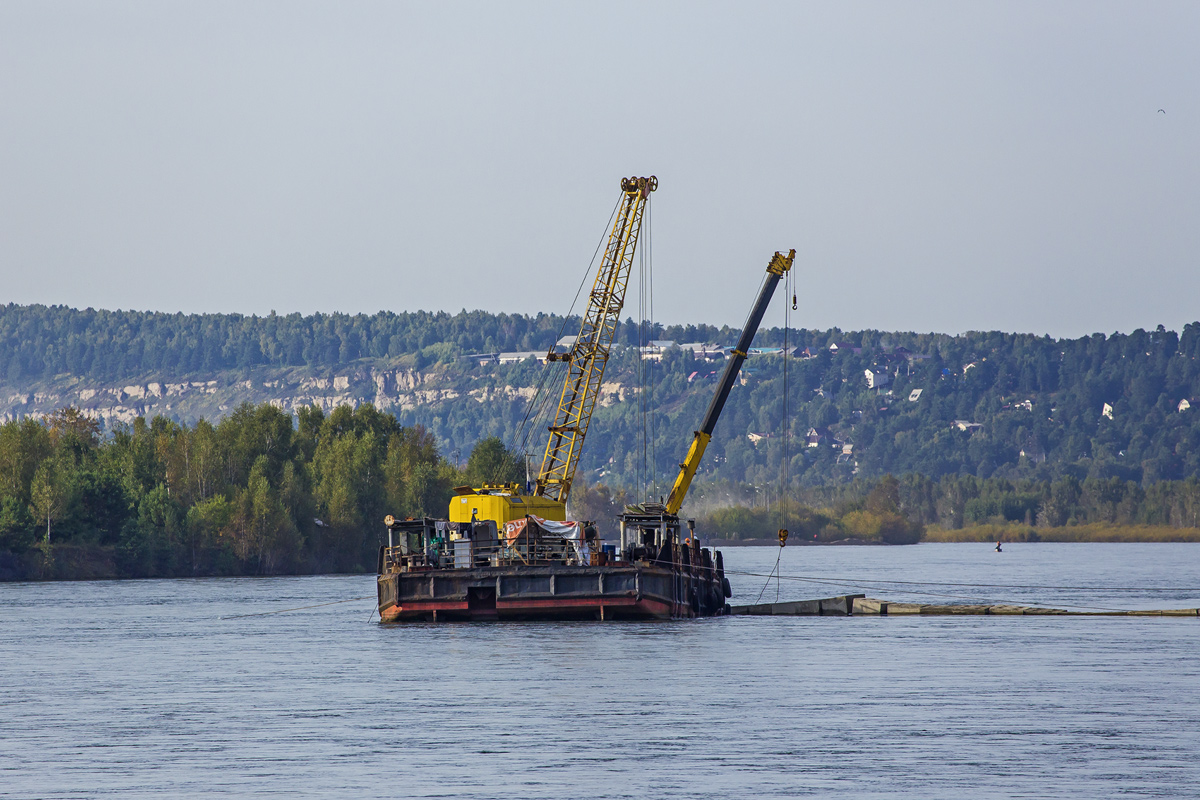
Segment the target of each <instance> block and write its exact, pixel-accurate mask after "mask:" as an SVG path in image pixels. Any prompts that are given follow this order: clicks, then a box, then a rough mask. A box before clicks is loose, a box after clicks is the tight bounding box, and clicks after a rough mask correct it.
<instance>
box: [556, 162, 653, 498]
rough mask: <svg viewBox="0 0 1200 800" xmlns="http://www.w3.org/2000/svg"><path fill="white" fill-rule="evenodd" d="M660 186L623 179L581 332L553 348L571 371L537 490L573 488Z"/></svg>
mask: <svg viewBox="0 0 1200 800" xmlns="http://www.w3.org/2000/svg"><path fill="white" fill-rule="evenodd" d="M657 188H658V179H657V178H655V177H654V176H653V175H652V176H650V177H649V178H625V179H623V180H622V181H621V191H622V192H623V193H624V197H623V198H622V201H621V207H620V209H619V210H618V212H617V216H616V220H615V221H614V222H613V227H612V232H611V233H610V234H609V236H608V245H607V246H606V247H605V249H604V260H603V261H602V262H601V264H600V269H599V270H598V271H597V272H596V280H595V281H594V282H593V284H592V291H591V294H589V295H588V307H587V311H586V312H585V313H584V315H583V323H582V324H581V325H580V328H579V336H578V337H577V338H576V339H575V344H574V346H572V348H571V351H570V352H569V353H565V354H562V355H558V356H556V355H555V354H554V353H553V352H551V355H550V358H551V359H553V360H564V361H567V362H568V371H567V378H566V380H565V381H564V382H563V388H562V396H561V397H560V399H559V401H558V413H557V414H556V415H555V418H554V424H553V425H551V426H550V439H549V441H548V442H547V443H546V455H545V457H543V458H542V469H541V471H540V472H539V474H538V478H537V488H536V489H534V494H536V495H539V496H541V497H548V498H550V499H553V500H558V501H559V502H562V503H565V502H567V496H568V495H569V494H570V493H571V481H572V480H573V479H574V477H575V468H576V466H578V464H579V454H580V450H581V449H582V447H583V439H584V437H585V436H587V429H588V422H590V421H591V418H592V410H593V409H594V408H595V407H596V398H597V396H598V395H599V392H600V382H601V381H602V380H603V378H604V368H605V366H607V364H608V353H609V350H610V349H611V348H612V340H613V335H614V334H615V332H616V328H617V325H618V323H619V322H620V316H621V307H622V306H624V304H625V287H626V285H627V284H628V283H629V271H630V268H631V267H632V266H633V254H634V251H635V250H636V249H637V242H638V236H639V235H640V234H641V232H642V215H643V213H645V210H646V203H647V201H648V200H649V199H650V193H651V192H653V191H654V190H655V189H657Z"/></svg>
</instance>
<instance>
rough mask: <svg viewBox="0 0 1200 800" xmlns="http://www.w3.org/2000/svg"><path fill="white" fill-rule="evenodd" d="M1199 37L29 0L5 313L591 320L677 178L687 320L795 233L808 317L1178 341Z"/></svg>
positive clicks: (691, 15) (1189, 267)
mask: <svg viewBox="0 0 1200 800" xmlns="http://www.w3.org/2000/svg"><path fill="white" fill-rule="evenodd" d="M1197 42H1200V4H1197V3H1195V2H1180V3H1164V2H1146V3H1106V2H1052V3H1045V2H1029V3H1025V2H1008V3H988V2H978V3H961V2H946V3H941V2H936V3H931V2H909V3H881V2H876V3H858V2H819V3H808V2H779V3H774V2H761V3H748V2H738V3H703V2H686V3H683V2H679V3H673V2H659V3H655V2H632V3H624V2H604V3H582V2H578V3H561V2H546V3H523V2H503V3H494V2H489V3H456V2H438V3H429V2H422V3H403V2H355V1H354V0H342V1H341V2H328V3H310V2H297V1H296V0H289V1H288V2H244V1H242V2H220V1H218V0H206V1H205V2H171V3H162V2H135V3H130V2H119V0H108V1H107V2H104V3H94V2H74V3H64V2H54V0H36V1H34V2H25V1H24V0H0V303H21V304H25V303H45V304H65V305H69V306H74V307H80V308H84V307H94V308H108V309H138V310H159V311H171V312H175V311H183V312H238V313H246V314H250V313H256V314H266V313H270V312H271V311H272V310H274V311H277V312H278V313H281V314H282V313H288V312H293V311H299V312H303V313H306V314H307V313H313V312H317V311H320V312H345V313H359V312H364V313H374V312H376V311H380V310H390V311H397V312H399V311H414V310H445V311H450V312H457V311H459V310H461V309H464V308H465V309H484V310H487V311H492V312H519V313H528V314H535V313H538V312H553V313H565V312H566V311H567V310H568V309H569V308H570V307H571V300H572V298H573V297H574V295H575V291H576V288H577V287H578V285H579V282H580V280H581V278H582V277H583V276H584V275H585V273H586V272H587V270H588V269H589V264H590V262H591V259H592V254H593V252H594V251H595V248H596V246H597V244H598V242H599V241H600V240H601V238H602V236H603V235H604V233H605V226H606V222H607V220H608V216H609V214H610V212H611V211H612V208H613V206H614V205H615V204H616V202H617V200H618V198H619V195H620V189H619V184H620V179H621V178H622V177H625V176H631V175H650V174H653V175H656V176H657V177H658V179H659V182H660V185H659V189H658V191H657V192H655V194H654V195H653V198H652V202H651V213H650V223H649V228H648V230H647V234H646V235H644V238H643V242H642V244H643V247H646V246H647V245H649V247H648V248H647V253H648V256H649V260H650V264H651V265H652V269H653V286H654V298H653V307H654V318H655V319H656V320H658V321H661V322H664V323H700V322H704V323H712V324H732V325H737V324H740V323H741V322H742V320H743V319H744V318H745V315H746V312H747V311H748V309H749V306H750V303H751V301H752V299H753V297H754V294H755V291H756V290H757V287H758V284H759V280H760V278H761V276H762V273H763V270H764V268H765V266H766V264H767V261H768V260H769V259H770V257H771V254H772V253H773V252H774V251H776V250H783V251H786V250H787V249H789V248H793V247H794V248H795V249H796V251H797V257H796V267H795V270H796V280H797V289H798V291H797V294H798V310H797V311H795V312H793V313H792V317H791V320H792V324H793V325H796V326H799V327H806V328H822V329H823V328H828V327H835V326H836V327H840V328H842V329H843V330H856V329H862V328H874V329H880V330H914V331H921V332H928V331H937V332H946V333H957V332H961V331H966V330H1005V331H1021V332H1032V333H1037V334H1044V333H1048V334H1050V335H1052V336H1072V337H1074V336H1081V335H1086V334H1090V333H1093V332H1103V333H1111V332H1114V331H1124V332H1128V331H1132V330H1133V329H1135V328H1139V327H1140V328H1147V329H1149V328H1153V327H1155V326H1157V325H1159V324H1163V325H1166V326H1167V327H1168V328H1172V329H1176V330H1178V329H1180V328H1181V327H1182V326H1183V325H1184V324H1186V323H1188V322H1191V321H1194V320H1197V319H1200V307H1198V303H1197V300H1198V299H1200V269H1198V268H1197V267H1198V266H1200V264H1198V263H1197V260H1198V259H1197V253H1200V149H1198V143H1200V47H1198V46H1197ZM1159 109H1162V111H1160V110H1159ZM638 269H639V267H636V266H635V270H638ZM632 283H633V289H632V291H631V293H630V296H629V297H628V298H627V302H626V310H627V312H629V311H633V312H634V313H636V310H637V308H638V304H639V299H638V295H637V292H638V289H637V287H638V285H639V283H640V281H639V278H638V275H635V276H634V279H633V282H632ZM789 299H790V298H789ZM783 305H784V303H781V302H778V301H777V302H776V304H775V307H774V308H773V309H772V311H771V313H770V314H769V315H768V317H767V320H766V322H767V324H780V323H781V322H782V319H783V317H782V314H783V311H782V309H783ZM578 310H579V309H578V307H576V311H578ZM627 315H628V313H627Z"/></svg>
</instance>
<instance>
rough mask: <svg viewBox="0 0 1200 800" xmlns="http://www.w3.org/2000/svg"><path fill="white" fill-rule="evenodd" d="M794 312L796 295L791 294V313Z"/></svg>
mask: <svg viewBox="0 0 1200 800" xmlns="http://www.w3.org/2000/svg"><path fill="white" fill-rule="evenodd" d="M795 310H796V293H795V292H792V311H795Z"/></svg>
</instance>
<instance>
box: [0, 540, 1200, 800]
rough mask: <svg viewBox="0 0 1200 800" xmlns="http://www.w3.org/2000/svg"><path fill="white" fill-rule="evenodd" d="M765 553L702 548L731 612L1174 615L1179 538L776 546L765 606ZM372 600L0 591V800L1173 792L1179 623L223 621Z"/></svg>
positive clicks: (369, 607)
mask: <svg viewBox="0 0 1200 800" xmlns="http://www.w3.org/2000/svg"><path fill="white" fill-rule="evenodd" d="M777 553H778V551H777V550H776V549H773V548H729V549H727V550H726V551H725V555H726V565H727V568H728V569H729V570H730V572H731V575H730V577H731V580H732V582H733V584H734V592H735V596H734V602H752V601H754V600H755V599H756V598H757V596H758V595H759V593H760V591H761V592H762V593H763V600H764V601H766V600H772V601H773V600H775V599H776V596H777V593H778V597H779V598H780V599H783V600H788V599H801V598H812V597H824V596H831V595H835V594H843V593H846V592H849V591H853V590H855V589H856V588H859V587H862V589H863V590H864V591H865V592H866V593H867V594H868V595H871V596H876V597H883V598H885V599H891V600H894V601H902V600H908V601H917V602H962V601H966V600H967V599H971V600H988V601H994V602H1005V601H1007V602H1017V603H1045V604H1048V605H1054V606H1059V607H1065V606H1068V605H1071V606H1086V607H1089V608H1093V609H1095V608H1173V607H1188V606H1191V607H1196V606H1200V546H1196V545H1188V544H1144V545H1143V544H1048V543H1040V544H1012V545H1006V546H1005V551H1004V552H1003V553H995V552H994V551H993V549H992V547H991V546H989V545H977V544H927V545H918V546H914V547H789V548H787V549H785V550H784V551H783V553H782V557H781V567H780V572H781V573H782V574H783V575H785V576H803V577H805V578H808V579H810V581H808V582H806V581H801V580H793V579H790V577H789V578H788V579H785V580H781V581H779V582H778V586H776V583H775V582H772V583H771V584H770V585H769V586H768V587H766V589H765V591H763V589H764V579H763V578H761V577H757V576H756V575H752V574H743V573H761V574H765V573H767V572H769V571H770V570H771V568H772V566H773V565H774V563H775V558H776V555H777ZM811 579H817V580H822V581H830V583H814V582H811ZM885 581H908V582H912V583H891V584H885V583H884V582H885ZM922 581H936V582H937V583H938V584H939V585H936V586H935V585H916V584H917V583H919V582H922ZM946 584H973V585H975V586H949V585H946ZM978 584H990V586H987V587H979V586H977V585H978ZM1016 586H1020V587H1096V588H1089V589H1086V590H1079V591H1069V590H1067V589H1065V588H1010V587H1016ZM1109 589H1120V590H1121V591H1109ZM373 592H374V578H373V576H317V577H297V578H237V579H197V580H162V581H106V582H93V583H46V584H32V583H26V584H0V797H6V798H7V797H20V798H93V797H106V796H120V797H122V798H136V797H208V796H222V797H247V796H264V795H274V796H280V797H338V798H341V797H346V798H353V797H367V796H386V797H396V798H401V797H469V798H556V799H557V798H564V797H566V798H573V797H581V798H583V797H605V798H608V797H613V798H643V797H650V798H658V797H688V798H743V797H745V798H750V797H754V798H759V797H795V796H803V795H815V796H820V797H847V798H851V797H853V798H872V797H889V798H894V797H911V798H966V797H971V798H990V797H1005V798H1007V797H1025V798H1058V797H1070V798H1089V800H1091V799H1092V798H1098V797H1115V796H1131V797H1195V796H1197V794H1200V766H1198V765H1197V761H1198V759H1200V754H1198V749H1200V692H1198V691H1197V683H1198V679H1200V661H1198V659H1197V656H1198V655H1200V620H1198V619H1196V618H1191V619H1187V618H1145V617H1142V618H1104V617H923V618H922V617H890V618H888V617H884V618H878V617H855V618H844V617H842V618H836V617H790V618H780V617H774V618H761V617H760V618H747V617H727V618H718V619H708V620H695V621H677V622H658V623H613V622H609V623H566V624H561V623H559V624H556V623H516V624H487V623H480V624H442V625H432V624H420V625H409V626H382V625H380V624H378V622H377V621H372V619H371V617H373V616H374V615H373V602H372V600H370V599H364V600H355V601H352V602H344V603H338V604H336V605H326V606H323V607H319V608H312V609H309V610H305V611H296V612H291V613H281V614H272V615H267V616H240V617H239V616H237V615H244V614H254V613H259V612H264V611H274V610H278V609H286V608H293V607H296V606H306V605H312V604H317V603H332V602H335V601H342V600H346V599H347V598H354V597H361V596H364V595H373ZM917 592H926V593H927V594H916V593H917ZM947 595H953V597H947Z"/></svg>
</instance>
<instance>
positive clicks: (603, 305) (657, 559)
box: [377, 176, 796, 622]
mask: <svg viewBox="0 0 1200 800" xmlns="http://www.w3.org/2000/svg"><path fill="white" fill-rule="evenodd" d="M657 187H658V180H657V179H656V178H654V177H653V176H652V177H649V178H627V179H625V180H623V181H622V182H621V191H622V193H623V199H622V203H621V205H620V210H619V212H618V213H617V215H616V221H615V222H614V224H613V228H612V231H611V233H610V235H609V239H608V246H607V247H606V248H605V254H604V260H603V261H602V262H601V265H600V268H599V270H598V272H597V274H596V279H595V281H594V283H593V286H592V291H591V293H590V295H589V302H588V309H587V312H586V313H585V314H584V315H583V321H582V324H581V328H580V332H579V336H578V337H576V339H575V342H574V344H573V345H572V347H571V350H570V351H569V352H567V353H555V352H554V351H553V349H552V350H551V352H550V353H549V355H548V356H547V360H548V361H565V362H567V366H568V370H567V377H566V380H565V381H564V383H563V388H562V395H561V398H560V400H559V407H558V413H557V415H556V418H555V421H554V424H552V425H550V426H549V433H550V437H549V441H548V442H547V445H546V453H545V456H544V458H543V460H542V468H541V470H540V472H539V475H538V478H537V481H536V483H535V484H534V486H533V491H532V492H530V493H528V494H526V493H523V492H522V491H521V487H520V486H518V485H517V484H500V485H485V486H483V487H478V488H473V487H461V488H459V489H456V490H455V497H454V498H453V499H452V500H451V502H450V512H449V518H448V519H446V520H438V519H432V518H428V517H426V518H423V519H406V520H398V519H395V518H393V517H391V516H389V517H387V518H386V519H385V520H384V523H385V525H386V526H387V531H388V543H387V545H385V546H383V547H381V548H380V551H379V564H378V578H377V591H378V600H379V616H380V619H382V620H383V621H384V622H399V621H419V620H427V621H442V620H518V619H601V620H608V619H654V618H672V617H706V616H716V615H720V614H728V613H729V611H730V607H729V605H728V604H727V603H726V600H727V599H728V598H729V597H730V596H731V595H732V592H731V589H730V585H729V581H728V579H726V577H725V567H724V562H723V558H722V556H721V553H720V551H716V550H710V549H708V548H704V547H701V546H700V540H699V538H698V537H697V536H696V535H695V530H694V529H695V522H694V520H691V519H684V518H681V517H680V516H679V511H680V509H681V507H682V505H683V500H684V498H685V497H686V496H687V491H688V487H689V486H690V484H691V481H692V478H693V477H694V476H695V474H696V470H697V468H698V467H699V466H700V460H701V459H702V458H703V456H704V450H705V447H706V446H707V445H708V442H709V440H710V439H711V437H712V432H713V429H714V427H715V426H716V422H717V419H718V417H719V416H720V414H721V409H722V408H724V405H725V401H726V399H728V397H729V392H730V389H731V388H732V387H733V385H734V383H735V382H736V380H737V376H738V372H739V371H740V369H741V366H742V362H743V361H744V360H745V358H746V353H747V352H748V350H749V347H750V343H751V342H752V341H753V339H754V334H755V333H756V332H757V330H758V326H759V324H760V322H761V321H762V316H763V313H764V312H765V311H766V308H767V305H768V304H769V303H770V300H771V296H772V294H773V293H774V291H775V287H776V285H777V284H778V283H779V280H780V279H781V278H782V277H783V276H784V275H785V274H786V273H787V272H788V270H790V269H791V267H792V262H793V260H794V259H795V254H796V251H795V250H792V251H791V252H790V253H789V254H788V255H787V256H784V255H781V254H780V253H775V256H774V257H773V258H772V259H771V262H770V264H768V266H767V275H766V278H765V279H764V282H763V286H762V289H761V290H760V292H759V295H758V299H757V300H756V302H755V304H754V308H753V309H752V310H751V313H750V316H749V318H748V319H747V322H746V327H745V328H744V329H743V331H742V335H741V337H740V338H739V340H738V343H737V346H736V347H735V348H734V350H733V353H732V355H731V356H730V358H729V360H728V361H727V362H726V365H725V370H724V373H723V374H722V377H721V380H720V382H719V383H718V386H717V391H716V393H715V395H714V397H713V399H712V402H711V403H710V404H709V407H708V410H707V412H706V413H705V415H704V420H703V422H702V424H701V427H700V430H698V431H696V434H695V438H694V439H693V441H692V445H691V448H690V449H689V451H688V454H687V457H686V458H685V459H684V462H683V463H682V464H680V465H679V476H678V477H677V478H676V480H675V484H674V486H673V487H672V489H671V494H670V495H669V497H668V498H667V501H666V502H665V503H645V504H642V505H637V506H630V507H627V508H626V510H625V513H624V514H622V515H621V517H620V523H621V539H620V543H619V544H618V545H607V544H602V543H601V542H599V540H598V539H597V538H596V533H595V528H594V527H593V526H591V525H589V524H587V523H582V522H571V521H560V520H565V519H566V501H567V496H568V494H569V492H570V489H571V482H572V480H573V478H574V474H575V468H576V466H577V465H578V462H579V455H580V452H581V448H582V445H583V440H584V437H585V436H586V435H587V428H588V423H589V421H590V419H591V415H592V410H593V409H594V407H595V404H596V399H597V397H598V393H599V388H600V384H601V381H602V379H603V376H604V367H605V365H606V363H607V361H608V354H609V350H610V348H611V345H612V340H613V334H614V332H615V330H616V326H617V324H618V322H619V318H620V313H621V308H622V306H623V304H624V299H625V287H626V285H627V283H628V280H629V272H630V268H631V266H632V263H633V255H634V251H635V249H636V247H637V240H638V236H639V234H640V231H641V221H642V215H643V212H644V211H645V204H646V202H647V201H648V199H649V196H650V193H651V192H653V191H654V190H655V189H656V188H657Z"/></svg>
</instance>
